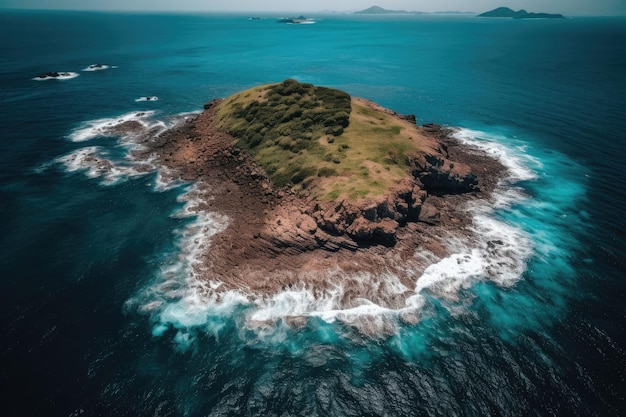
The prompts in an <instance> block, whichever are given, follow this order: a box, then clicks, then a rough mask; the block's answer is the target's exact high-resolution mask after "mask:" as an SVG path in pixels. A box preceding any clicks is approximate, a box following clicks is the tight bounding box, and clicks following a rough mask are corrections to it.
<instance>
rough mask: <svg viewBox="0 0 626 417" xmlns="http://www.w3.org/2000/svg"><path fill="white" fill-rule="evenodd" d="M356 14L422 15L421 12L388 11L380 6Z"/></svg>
mask: <svg viewBox="0 0 626 417" xmlns="http://www.w3.org/2000/svg"><path fill="white" fill-rule="evenodd" d="M354 14H421V12H407V11H406V10H388V9H383V8H382V7H380V6H372V7H368V8H367V9H365V10H361V11H359V12H354Z"/></svg>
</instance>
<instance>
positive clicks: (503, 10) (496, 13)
mask: <svg viewBox="0 0 626 417" xmlns="http://www.w3.org/2000/svg"><path fill="white" fill-rule="evenodd" d="M478 17H508V18H512V19H563V18H564V17H563V15H562V14H551V13H529V12H527V11H526V10H523V9H522V10H518V11H514V10H512V9H509V8H508V7H498V8H496V9H493V10H490V11H488V12H485V13H481V14H479V15H478Z"/></svg>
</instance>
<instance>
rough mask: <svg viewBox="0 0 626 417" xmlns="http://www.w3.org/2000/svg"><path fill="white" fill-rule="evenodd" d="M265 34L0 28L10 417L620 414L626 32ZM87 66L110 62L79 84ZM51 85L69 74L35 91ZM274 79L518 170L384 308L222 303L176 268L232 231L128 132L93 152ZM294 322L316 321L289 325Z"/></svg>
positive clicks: (592, 27) (109, 24) (363, 25)
mask: <svg viewBox="0 0 626 417" xmlns="http://www.w3.org/2000/svg"><path fill="white" fill-rule="evenodd" d="M275 17H276V16H268V17H267V18H266V19H264V20H248V19H247V17H246V16H238V15H159V14H153V15H142V14H96V13H69V12H2V13H0V33H1V35H2V36H0V52H1V53H0V63H1V65H0V116H1V119H0V127H1V128H2V129H1V132H2V145H3V146H2V152H1V153H0V162H1V166H2V170H1V171H0V193H1V196H0V199H1V200H0V201H2V204H1V205H0V219H2V221H1V222H0V236H1V238H0V257H1V262H0V265H2V279H1V280H0V283H1V284H0V285H1V286H2V287H1V288H2V294H4V296H5V300H4V302H3V303H2V307H1V309H0V311H1V312H2V324H3V328H2V330H3V335H4V337H3V343H2V365H3V370H4V372H3V376H2V380H3V388H4V389H3V394H4V396H5V399H6V401H5V402H8V403H10V402H12V401H15V400H13V399H14V398H18V397H17V396H18V394H22V393H28V395H29V398H30V399H29V401H27V402H26V403H20V404H19V407H20V411H21V412H22V413H23V414H27V412H29V413H30V414H33V413H34V414H33V415H35V414H37V415H64V416H67V415H81V414H85V415H133V416H137V415H172V416H173V415H188V416H196V415H301V414H306V415H355V416H356V415H359V416H360V415H403V416H404V415H441V416H450V415H472V416H473V415H475V416H485V415H493V416H497V415H513V416H518V415H519V416H526V415H540V416H544V415H545V416H547V415H597V416H611V415H615V416H617V415H621V414H623V413H624V411H625V409H626V407H625V406H626V404H625V400H624V394H623V392H622V391H623V390H621V386H623V383H624V377H625V375H624V369H626V367H625V365H626V355H624V346H626V345H625V340H624V325H623V323H624V317H625V314H624V313H625V311H624V307H623V299H624V295H625V294H624V289H625V286H624V275H623V272H622V270H623V269H624V258H625V253H626V243H625V241H624V238H625V236H626V227H625V226H624V220H623V219H624V215H625V214H626V213H625V210H624V201H625V200H626V193H625V192H624V190H623V189H622V187H621V186H620V183H619V178H621V173H622V169H621V168H622V162H623V155H624V144H623V132H624V131H625V128H626V117H625V115H624V109H625V108H626V98H625V97H626V94H625V93H626V76H625V75H624V74H625V73H626V71H624V69H625V68H626V25H625V23H626V20H624V19H623V18H606V19H600V18H577V19H567V20H559V21H552V20H537V21H508V20H490V19H487V20H481V19H476V18H471V17H445V16H429V17H399V16H395V17H384V18H378V17H377V18H366V17H353V16H325V17H322V19H321V20H320V21H319V22H318V23H317V24H315V25H304V26H303V25H281V24H276V23H275V19H274V18H275ZM60 28H62V30H60ZM95 63H102V64H106V65H109V66H110V68H108V69H105V70H102V71H83V69H84V68H86V67H87V66H88V65H90V64H95ZM46 71H68V72H76V73H77V74H79V75H78V76H77V77H75V78H72V79H68V80H47V81H35V80H33V79H32V78H33V77H35V76H36V75H38V74H40V73H43V72H46ZM289 77H291V78H296V79H298V80H300V81H303V82H311V83H315V84H319V85H326V86H331V87H336V88H340V89H343V90H345V91H347V92H349V93H350V94H352V95H354V96H359V97H365V98H367V99H370V100H374V101H376V102H378V103H380V104H382V105H383V106H386V107H389V108H392V109H394V110H396V111H398V112H401V113H413V114H416V115H417V119H418V122H420V123H425V122H433V121H434V122H438V123H442V124H445V125H448V126H455V127H459V128H460V130H459V131H458V133H457V135H458V137H459V138H460V139H461V140H465V141H468V142H469V143H471V144H473V145H475V146H481V147H483V148H484V149H485V150H487V151H488V152H492V153H493V154H494V155H495V156H496V157H498V158H500V159H501V160H502V161H503V162H504V163H506V164H507V166H509V167H510V175H509V177H508V178H507V179H506V181H505V182H503V184H502V186H501V187H500V189H499V191H498V197H497V199H496V201H494V202H493V203H492V204H491V205H489V206H473V207H469V208H468V209H469V210H471V212H472V214H473V215H474V217H475V220H476V225H477V226H476V227H477V230H476V232H477V238H476V239H475V241H471V242H452V243H451V244H454V245H456V246H455V248H456V252H455V256H453V257H451V258H449V259H443V260H439V263H437V264H436V265H435V266H434V267H433V268H431V269H429V270H427V271H425V272H424V273H423V274H421V275H420V279H416V283H415V288H414V289H412V290H414V296H413V297H412V298H410V299H409V300H407V301H406V306H405V308H403V309H401V310H400V311H396V310H388V309H383V308H381V307H379V306H376V305H366V306H365V307H364V308H362V309H361V310H357V311H337V305H336V304H333V300H334V298H333V297H337V296H338V294H339V295H340V294H341V289H338V290H337V293H328V294H323V295H322V296H318V297H313V296H312V294H310V293H308V292H307V291H304V290H293V291H289V292H285V293H282V294H279V295H278V296H276V297H274V298H272V299H261V300H255V301H256V303H254V302H252V301H251V300H250V299H249V298H245V297H243V296H242V295H241V294H237V293H231V294H229V295H228V297H226V298H224V299H220V300H218V299H216V298H215V293H214V292H213V291H212V289H211V288H210V287H207V286H206V285H203V284H202V283H199V282H197V281H195V280H194V276H193V274H192V273H191V272H192V266H193V262H194V260H195V259H196V256H197V254H198V253H199V251H202V250H203V249H206V247H207V246H206V245H209V247H210V244H209V243H208V242H206V241H203V240H202V239H200V238H201V237H202V236H207V235H210V234H211V233H215V232H218V231H219V230H220V228H221V227H224V219H223V218H222V217H220V216H218V215H216V214H214V213H201V214H200V215H198V216H194V215H190V214H189V213H188V211H187V210H186V208H187V209H188V208H189V207H192V206H193V204H194V196H193V185H192V184H178V183H168V182H166V181H164V179H163V176H162V175H161V174H162V173H158V172H157V168H158V167H148V168H149V169H148V173H146V172H145V171H142V170H141V169H139V167H138V166H137V164H136V162H134V161H132V160H129V159H128V158H127V155H128V151H129V150H130V149H132V148H133V147H134V146H136V143H135V142H134V141H133V139H132V138H128V137H126V138H118V137H112V136H111V135H108V134H105V130H106V125H107V123H116V120H119V119H122V118H128V119H137V120H140V121H142V122H143V123H145V124H146V126H154V127H156V128H157V129H161V128H167V126H170V125H171V123H173V120H176V118H177V117H178V115H179V114H181V113H185V112H192V111H198V110H199V109H201V108H202V104H203V103H205V102H207V101H209V100H211V99H213V98H216V97H224V96H227V95H229V94H232V93H234V92H237V91H239V90H241V89H244V88H248V87H251V86H254V85H257V84H261V83H268V82H275V81H281V80H283V79H285V78H289ZM147 96H157V97H158V101H136V100H137V99H139V98H141V97H147ZM138 112H143V114H142V115H140V116H137V113H138ZM107 163H108V164H109V165H107ZM102 164H104V165H102ZM490 240H491V241H493V240H502V241H503V242H504V244H503V248H501V249H499V250H492V249H491V248H490V246H489V245H488V242H489V241H490ZM203 245H204V246H203ZM190 273H191V274H190ZM374 279H379V280H381V281H382V282H383V283H384V285H387V286H388V287H389V289H388V291H393V290H394V289H393V288H394V285H395V284H394V280H393V277H374ZM364 311H365V313H366V314H364ZM294 313H296V314H299V315H306V316H307V317H309V320H308V321H307V324H306V325H305V326H303V327H297V326H296V327H293V326H289V325H288V324H287V323H286V320H285V317H286V316H288V315H291V314H294ZM404 314H412V315H416V317H418V319H417V320H416V321H414V322H413V321H411V322H407V321H406V320H402V318H403V317H404V316H403V315H404ZM261 319H269V323H270V324H268V325H267V326H263V327H255V326H252V325H251V323H253V322H255V320H261ZM410 323H413V324H410ZM363 326H369V327H371V328H373V329H374V330H377V329H380V328H384V329H391V330H389V331H386V332H382V333H381V332H376V331H375V332H373V333H374V334H375V336H371V335H365V334H363V332H362V331H360V330H359V329H362V328H363ZM17 406H18V405H16V407H17Z"/></svg>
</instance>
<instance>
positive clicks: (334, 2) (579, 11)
mask: <svg viewBox="0 0 626 417" xmlns="http://www.w3.org/2000/svg"><path fill="white" fill-rule="evenodd" d="M372 5H377V6H380V7H383V8H385V9H391V10H410V11H414V10H417V11H425V12H434V11H444V10H445V11H447V10H454V11H472V12H484V11H487V10H491V9H494V8H496V7H499V6H507V7H510V8H512V9H514V10H518V9H525V10H526V11H529V12H546V13H562V14H564V15H569V16H579V15H592V16H607V15H622V16H625V15H626V0H0V8H24V9H69V10H109V11H110V10H133V11H180V12H185V11H209V12H226V11H231V12H275V11H292V12H302V13H304V12H320V11H339V12H351V11H356V10H363V9H366V8H368V7H370V6H372Z"/></svg>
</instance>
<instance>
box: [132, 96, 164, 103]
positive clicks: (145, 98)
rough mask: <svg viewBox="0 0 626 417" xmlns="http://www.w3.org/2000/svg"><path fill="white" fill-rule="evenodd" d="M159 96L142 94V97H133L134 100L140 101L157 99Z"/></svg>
mask: <svg viewBox="0 0 626 417" xmlns="http://www.w3.org/2000/svg"><path fill="white" fill-rule="evenodd" d="M158 100H159V98H158V97H157V96H144V97H139V98H137V99H135V101H136V102H140V101H158Z"/></svg>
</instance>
